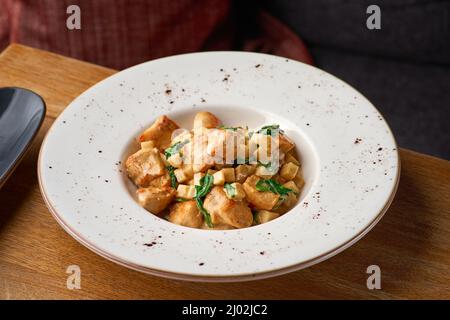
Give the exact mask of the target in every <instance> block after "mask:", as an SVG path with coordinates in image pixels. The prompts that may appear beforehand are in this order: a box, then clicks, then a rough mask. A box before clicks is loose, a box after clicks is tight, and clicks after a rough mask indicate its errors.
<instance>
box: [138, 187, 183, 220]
mask: <svg viewBox="0 0 450 320" xmlns="http://www.w3.org/2000/svg"><path fill="white" fill-rule="evenodd" d="M136 194H137V197H138V201H139V204H140V205H141V206H143V207H144V208H145V209H147V210H148V211H150V212H151V213H153V214H159V213H160V212H162V211H163V210H164V209H165V208H166V207H167V206H168V205H169V203H170V202H171V201H172V200H173V198H174V197H175V190H174V189H172V188H158V187H147V188H140V189H138V190H137V191H136Z"/></svg>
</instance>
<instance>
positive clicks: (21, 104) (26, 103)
mask: <svg viewBox="0 0 450 320" xmlns="http://www.w3.org/2000/svg"><path fill="white" fill-rule="evenodd" d="M44 117H45V102H44V100H43V99H42V98H41V97H40V96H39V95H37V94H36V93H34V92H32V91H30V90H27V89H22V88H0V187H1V186H2V185H3V184H4V183H5V181H6V179H7V178H8V177H9V175H10V174H11V173H12V172H13V170H14V168H15V167H16V166H17V165H18V163H19V162H20V160H21V159H22V157H23V155H24V154H25V152H26V151H27V149H28V147H29V146H30V144H31V142H32V141H33V139H34V137H35V136H36V133H37V131H38V130H39V128H40V126H41V124H42V121H43V120H44Z"/></svg>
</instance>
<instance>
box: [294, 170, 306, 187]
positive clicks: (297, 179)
mask: <svg viewBox="0 0 450 320" xmlns="http://www.w3.org/2000/svg"><path fill="white" fill-rule="evenodd" d="M293 181H294V182H295V184H296V185H297V187H298V188H299V189H301V188H303V186H304V185H305V180H303V176H302V173H301V172H300V171H299V172H298V173H297V175H296V176H295V178H294V179H293Z"/></svg>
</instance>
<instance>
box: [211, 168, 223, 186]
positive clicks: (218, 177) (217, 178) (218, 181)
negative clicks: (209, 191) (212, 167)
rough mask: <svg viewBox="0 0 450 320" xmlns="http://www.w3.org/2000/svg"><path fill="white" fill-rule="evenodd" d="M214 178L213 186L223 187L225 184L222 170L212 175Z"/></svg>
mask: <svg viewBox="0 0 450 320" xmlns="http://www.w3.org/2000/svg"><path fill="white" fill-rule="evenodd" d="M213 178H214V185H216V186H218V185H223V184H224V183H225V175H224V173H223V170H220V171H217V172H216V173H214V174H213Z"/></svg>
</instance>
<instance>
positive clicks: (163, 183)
mask: <svg viewBox="0 0 450 320" xmlns="http://www.w3.org/2000/svg"><path fill="white" fill-rule="evenodd" d="M148 186H149V187H158V188H169V187H171V186H172V181H171V180H170V175H169V173H168V172H167V171H166V172H165V173H164V174H163V175H162V176H160V177H157V178H155V179H153V180H152V181H150V183H149V185H148Z"/></svg>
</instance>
